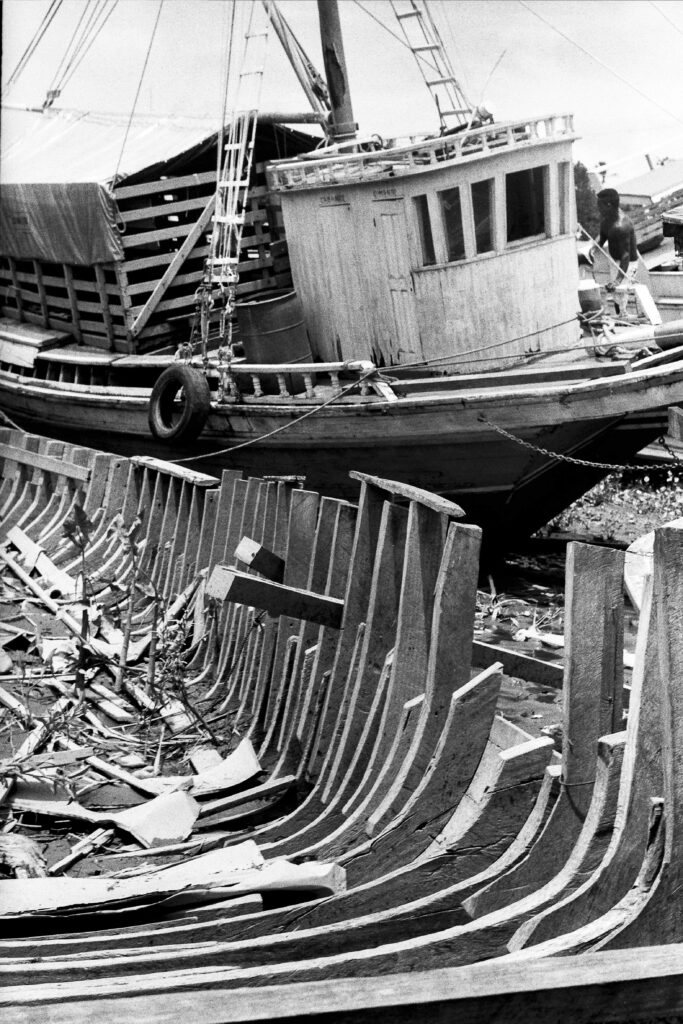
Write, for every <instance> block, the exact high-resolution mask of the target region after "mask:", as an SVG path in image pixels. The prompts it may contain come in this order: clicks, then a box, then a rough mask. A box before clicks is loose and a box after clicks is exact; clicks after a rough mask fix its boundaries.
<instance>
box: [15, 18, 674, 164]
mask: <svg viewBox="0 0 683 1024" xmlns="http://www.w3.org/2000/svg"><path fill="white" fill-rule="evenodd" d="M51 2H52V3H54V2H55V0H4V3H3V30H2V31H3V39H2V43H3V51H2V53H3V56H2V82H3V102H6V103H10V104H12V105H19V106H40V105H41V104H42V102H43V100H44V98H45V95H46V92H47V89H48V88H49V87H50V85H51V83H52V82H53V79H54V78H55V75H56V73H57V71H58V69H59V65H60V62H61V61H62V58H63V55H64V54H65V52H66V49H67V46H68V43H69V40H70V38H71V36H72V33H73V31H74V28H75V26H76V24H77V22H78V20H79V18H80V16H81V15H82V14H83V11H84V8H85V6H86V0H61V5H60V6H59V9H58V11H57V13H56V15H55V17H54V20H53V21H52V23H51V24H50V26H49V28H48V29H47V31H46V32H45V35H44V37H43V39H42V41H41V43H40V44H39V46H38V47H37V49H36V52H35V54H34V56H33V59H32V61H31V62H30V63H29V65H28V66H27V68H26V70H25V71H24V72H23V73H22V74H21V76H20V77H19V79H18V81H17V82H16V83H15V84H14V85H13V87H12V89H11V90H9V91H6V90H5V88H4V86H5V83H6V81H7V79H8V77H9V75H10V74H11V72H12V71H13V69H14V68H15V65H16V64H17V62H18V60H19V58H20V56H21V54H22V53H23V51H24V49H25V47H26V46H27V44H28V43H29V42H30V40H31V39H32V37H33V36H34V33H35V32H36V30H37V28H38V26H39V25H40V23H41V21H42V20H43V18H44V16H45V14H46V12H47V11H48V9H49V7H50V3H51ZM231 7H232V0H119V2H118V4H117V5H116V6H115V8H114V9H113V12H112V13H111V17H110V18H109V20H108V22H107V24H106V26H105V27H104V29H103V31H102V32H101V33H100V35H99V36H98V37H97V40H96V41H95V43H94V44H93V46H92V47H91V49H90V50H89V51H88V53H87V54H86V56H85V57H84V59H83V61H82V63H81V64H80V66H79V67H78V68H77V70H76V71H75V72H74V73H73V75H72V77H71V78H70V79H69V81H68V82H67V83H66V85H65V86H64V89H63V92H62V95H61V96H60V97H59V99H58V101H57V104H56V105H60V106H64V107H73V108H77V109H83V110H94V111H117V112H122V113H125V114H126V115H127V114H129V113H130V111H131V109H132V107H133V105H134V104H135V110H136V111H137V112H138V113H141V114H143V113H144V114H152V115H156V116H162V115H167V114H183V115H185V116H193V117H205V118H207V119H209V120H210V121H211V122H215V123H216V125H217V124H218V121H219V118H220V113H221V109H222V102H223V85H222V83H223V81H224V75H225V60H224V55H225V52H227V49H228V48H227V46H226V40H227V38H228V31H227V30H228V19H229V18H230V16H231ZM280 8H281V10H282V12H283V13H284V15H285V17H286V18H287V20H288V21H289V23H290V25H291V26H292V28H293V29H294V31H295V33H296V34H297V36H298V38H299V40H300V42H301V43H302V45H303V47H304V49H305V50H306V52H307V53H308V55H309V56H310V57H311V59H312V60H313V63H314V64H315V65H316V67H318V68H320V69H321V70H322V57H321V51H320V41H319V36H318V27H317V6H316V3H315V0H281V2H280ZM363 8H365V10H364V9H363ZM430 8H431V11H432V14H433V16H434V18H435V21H436V23H437V26H438V27H439V30H440V32H441V35H442V39H443V41H444V44H445V46H446V49H447V51H448V53H449V56H450V58H451V62H452V64H453V67H454V70H455V74H456V76H457V77H458V78H459V80H460V82H461V83H462V85H463V87H464V88H465V91H466V92H467V94H468V96H469V97H470V99H471V100H472V101H473V102H474V103H476V104H481V103H483V104H484V105H485V106H486V107H487V108H488V109H489V110H491V111H492V113H493V114H494V116H495V118H496V120H498V121H501V120H507V119H515V118H526V117H532V116H539V115H545V114H550V113H573V114H574V125H575V129H576V132H577V134H578V135H579V136H580V138H579V140H578V141H577V143H576V145H575V157H576V158H577V159H580V160H582V161H583V162H584V163H586V164H587V166H589V167H590V168H593V167H594V166H595V165H596V164H597V162H598V161H604V162H606V163H607V164H608V168H609V178H610V181H614V183H618V181H619V180H623V179H624V178H628V177H630V176H632V175H636V174H640V173H644V172H645V171H646V170H647V163H646V161H645V154H646V153H649V154H650V156H651V158H652V159H653V160H654V161H655V162H656V161H657V160H661V159H664V158H666V157H669V158H683V87H682V86H681V80H680V68H681V66H683V0H432V2H431V4H430ZM91 9H92V8H91ZM248 11H249V3H248V0H237V12H236V15H235V17H236V24H237V27H238V29H239V27H240V25H241V24H242V23H243V22H244V21H245V19H246V16H247V13H248ZM368 11H369V12H370V14H368V13H367V12H368ZM340 12H341V21H342V29H343V32H344V39H345V48H346V60H347V68H348V75H349V82H350V89H351V96H352V101H353V106H354V116H355V118H356V120H357V121H358V123H359V125H360V130H361V132H362V133H364V134H372V133H374V132H378V133H379V134H381V135H382V136H384V137H392V136H405V135H410V134H414V133H420V132H428V131H433V130H436V129H437V127H438V120H437V116H436V112H435V107H434V104H433V101H432V99H431V96H430V94H429V92H428V90H427V88H426V86H425V85H424V83H423V81H422V78H421V77H420V74H419V71H418V68H417V65H416V61H415V58H414V57H413V55H412V54H411V53H410V51H409V50H408V49H407V48H406V47H405V46H404V45H401V43H400V42H399V41H398V40H397V39H396V38H395V35H396V34H400V29H399V28H398V22H397V21H396V19H395V16H394V14H393V11H392V5H391V3H390V2H389V0H362V3H361V4H358V3H356V0H340ZM371 15H372V16H371ZM157 19H158V20H157ZM378 21H379V22H382V23H383V24H379V23H378ZM155 24H156V30H155V29H154V26H155ZM385 26H387V27H388V28H389V29H390V30H391V33H394V35H392V34H390V32H389V31H388V30H387V27H385ZM268 47H269V48H268V59H267V64H266V71H265V75H264V78H263V85H262V94H261V101H260V106H261V109H263V110H269V111H274V110H275V111H283V110H286V111H303V110H306V109H307V104H306V100H305V98H304V96H303V93H302V91H301V89H300V87H299V85H298V83H297V81H296V79H295V77H294V74H293V72H292V70H291V68H290V67H289V65H288V63H287V61H286V58H285V57H284V55H283V54H282V52H281V50H280V47H279V43H278V41H277V39H276V38H275V37H274V36H272V38H271V39H270V41H269V44H268ZM143 69H144V74H143ZM136 94H137V100H136ZM0 130H1V126H0Z"/></svg>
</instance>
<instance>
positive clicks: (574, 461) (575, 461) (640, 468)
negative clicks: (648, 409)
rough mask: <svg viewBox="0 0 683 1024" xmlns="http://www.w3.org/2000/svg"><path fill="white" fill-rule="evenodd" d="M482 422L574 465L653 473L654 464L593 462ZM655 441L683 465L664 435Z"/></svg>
mask: <svg viewBox="0 0 683 1024" xmlns="http://www.w3.org/2000/svg"><path fill="white" fill-rule="evenodd" d="M481 422H482V423H485V424H486V426H487V427H491V429H492V430H494V431H495V432H496V433H497V434H500V435H501V436H502V437H505V438H507V440H508V441H514V442H515V443H516V444H519V445H521V446H522V448H528V449H529V450H530V451H532V452H536V454H538V455H545V456H546V457H548V458H550V459H557V460H558V461H559V462H568V463H569V464H570V465H573V466H586V467H588V468H589V469H608V470H611V471H612V472H613V473H621V472H622V471H623V470H625V469H627V470H629V472H634V473H651V472H652V469H653V467H652V466H638V465H635V464H634V463H630V462H622V463H616V462H593V461H592V460H590V459H579V458H577V457H576V456H575V455H562V454H561V453H560V452H553V451H551V450H550V449H549V448H542V447H541V445H538V444H533V443H532V442H531V441H525V440H524V438H522V437H517V435H516V434H512V433H510V431H509V430H506V429H505V427H501V426H499V425H498V424H497V423H493V421H492V420H489V419H486V418H484V417H482V420H481ZM655 443H656V444H661V446H662V447H663V448H664V449H665V451H667V452H668V453H669V454H670V455H671V456H672V458H673V460H674V461H675V462H676V463H678V464H680V465H683V459H681V458H679V457H678V455H676V453H675V452H674V451H673V450H672V449H671V448H670V447H669V445H668V444H667V442H666V439H665V437H664V435H662V436H660V437H658V438H657V440H656V442H655ZM662 468H663V467H662Z"/></svg>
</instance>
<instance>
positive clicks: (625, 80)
mask: <svg viewBox="0 0 683 1024" xmlns="http://www.w3.org/2000/svg"><path fill="white" fill-rule="evenodd" d="M517 3H518V4H520V5H521V6H522V7H524V8H525V10H527V11H529V13H530V14H533V15H534V17H535V18H538V20H539V21H542V22H543V24H544V25H547V26H548V28H550V29H552V30H553V32H557V34H558V35H559V36H562V38H563V39H565V40H566V41H567V42H568V43H571V45H572V46H575V47H576V48H577V50H580V51H581V53H584V54H585V55H586V56H587V57H590V58H591V60H594V61H595V63H596V64H599V65H600V67H602V68H604V69H605V71H609V73H610V74H611V75H614V77H615V78H618V79H619V81H620V82H623V83H624V85H627V86H628V87H629V89H632V90H633V91H634V92H636V93H637V94H638V95H639V96H640V97H642V99H644V100H647V101H648V103H652V104H653V106H655V107H658V109H659V110H661V111H662V112H663V113H665V114H668V116H669V117H672V118H673V119H674V121H678V123H679V124H683V118H680V117H679V116H678V115H677V114H674V113H673V112H672V111H671V110H669V109H668V107H665V106H663V105H662V104H661V103H659V102H658V101H657V100H655V99H653V98H652V96H648V95H647V93H645V92H643V91H642V89H639V88H638V86H637V85H634V84H633V82H630V81H629V80H628V78H624V76H623V75H620V74H619V72H618V71H615V70H614V68H611V67H610V66H609V64H605V62H604V61H603V60H600V58H599V57H596V56H595V54H594V53H591V52H590V50H587V49H586V48H585V46H582V45H581V43H577V42H576V40H575V39H572V38H571V36H568V35H566V33H564V32H563V31H562V29H559V28H557V26H556V25H553V24H552V22H550V21H548V19H547V18H544V17H543V15H542V14H540V13H539V11H536V10H534V8H533V7H530V6H529V4H528V3H527V2H526V0H517ZM660 13H661V12H660Z"/></svg>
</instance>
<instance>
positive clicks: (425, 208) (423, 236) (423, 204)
mask: <svg viewBox="0 0 683 1024" xmlns="http://www.w3.org/2000/svg"><path fill="white" fill-rule="evenodd" d="M413 202H414V204H415V212H416V214H417V226H418V231H419V232H420V246H421V248H422V265H423V266H424V267H431V266H433V265H434V264H435V263H436V253H435V251H434V238H433V235H432V222H431V220H430V219H429V205H428V203H427V196H415V198H414V199H413Z"/></svg>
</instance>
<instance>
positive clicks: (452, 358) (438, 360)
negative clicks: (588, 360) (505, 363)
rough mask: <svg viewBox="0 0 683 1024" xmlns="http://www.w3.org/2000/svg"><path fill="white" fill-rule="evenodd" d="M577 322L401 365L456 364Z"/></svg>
mask: <svg viewBox="0 0 683 1024" xmlns="http://www.w3.org/2000/svg"><path fill="white" fill-rule="evenodd" d="M575 322H577V323H578V319H577V317H576V316H573V317H571V318H570V319H569V320H560V321H559V323H556V324H550V326H549V327H539V329H538V330H537V331H530V332H529V333H528V334H520V335H518V337H516V338H506V339H505V341H495V342H493V344H491V345H480V346H479V347H478V348H469V349H465V351H464V352H458V353H457V354H454V355H449V356H435V357H434V358H433V359H419V360H417V361H416V362H414V363H401V369H403V368H404V367H405V368H407V367H412V366H436V365H437V364H438V363H451V362H454V361H455V362H457V361H458V360H459V359H461V358H462V357H463V356H468V355H470V354H472V353H477V352H490V351H491V349H494V348H500V347H501V346H502V345H514V344H515V342H517V341H525V340H526V339H527V338H535V337H536V336H537V335H539V334H545V333H546V331H554V330H556V329H557V328H558V327H566V325H567V324H573V323H575ZM575 348H577V349H580V348H586V346H585V345H576V346H575ZM558 351H559V350H558ZM562 351H566V352H573V351H574V349H573V348H568V349H562ZM538 354H539V353H538V352H528V353H525V355H538ZM468 361H469V362H473V363H474V362H477V361H478V360H476V359H470V360H468ZM479 361H481V360H479ZM378 369H380V370H388V371H391V370H392V369H396V367H392V366H391V365H385V366H380V367H378Z"/></svg>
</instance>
